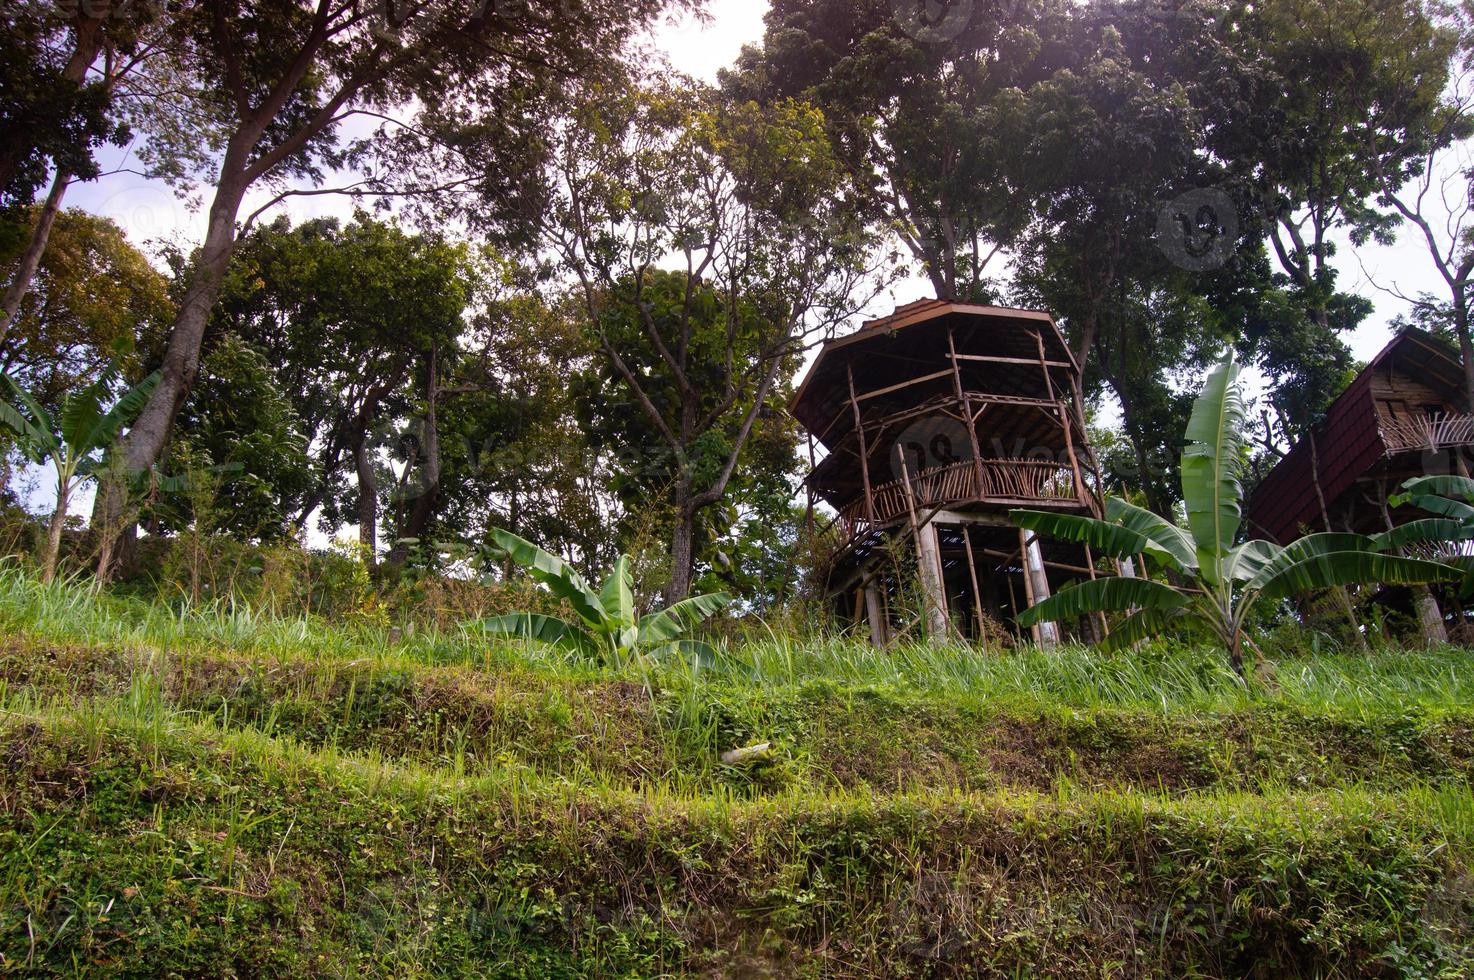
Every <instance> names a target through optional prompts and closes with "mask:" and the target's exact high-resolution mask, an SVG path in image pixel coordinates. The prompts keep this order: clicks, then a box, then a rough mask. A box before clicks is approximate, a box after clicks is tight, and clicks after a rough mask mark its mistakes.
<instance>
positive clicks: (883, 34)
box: [724, 0, 1065, 301]
mask: <svg viewBox="0 0 1474 980" xmlns="http://www.w3.org/2000/svg"><path fill="white" fill-rule="evenodd" d="M942 7H943V8H944V9H943V17H942V18H941V20H940V21H939V23H938V24H936V25H934V26H933V27H932V28H931V29H918V28H919V27H921V25H920V24H919V22H914V21H912V20H908V19H907V18H906V17H905V16H903V12H904V10H905V5H904V4H897V3H895V2H894V0H862V2H856V0H775V2H774V3H773V4H772V5H771V7H770V9H769V12H768V14H767V16H766V18H765V20H766V23H767V31H766V33H765V36H764V38H763V44H762V47H761V48H750V49H748V50H746V51H744V52H743V55H742V56H741V57H740V58H739V60H738V63H737V66H736V68H735V70H734V71H732V72H730V73H728V74H727V75H726V76H724V84H725V86H726V87H727V88H728V89H729V90H730V91H732V92H733V93H735V94H737V95H738V96H740V97H744V98H756V99H760V100H763V101H776V100H778V99H782V98H800V99H804V100H806V101H808V102H811V103H812V104H813V105H815V106H816V107H818V108H819V109H821V110H822V111H823V113H824V120H825V125H826V127H827V129H828V131H829V133H830V135H831V137H832V139H833V144H834V152H835V157H836V159H837V160H838V161H840V162H841V163H842V164H843V165H844V166H845V168H846V172H847V174H848V177H849V181H850V185H851V187H852V188H853V192H854V193H856V194H857V195H859V196H860V197H861V199H862V200H863V202H864V203H865V206H866V208H867V210H868V212H869V213H871V214H873V215H875V216H876V217H878V218H879V219H880V220H881V222H882V223H883V224H884V225H885V226H886V227H887V228H889V229H890V230H891V231H893V232H894V233H895V234H896V235H897V236H898V237H899V238H900V240H901V241H902V242H903V243H904V244H905V246H906V249H907V250H908V252H909V253H910V255H911V257H912V259H913V260H914V261H915V262H916V263H917V264H918V265H919V266H920V268H921V270H922V272H923V273H925V275H926V276H927V278H928V280H930V282H931V285H932V289H933V290H934V291H935V293H936V297H937V298H938V299H942V300H962V301H985V300H986V299H987V298H989V297H990V296H991V294H992V293H993V291H994V287H993V286H992V284H991V283H990V281H989V276H990V274H991V268H990V266H991V264H992V261H993V259H994V258H995V257H996V256H998V255H999V253H1000V252H1001V251H1003V250H1006V249H1007V248H1009V247H1010V246H1011V245H1012V244H1013V241H1014V239H1015V237H1016V236H1017V234H1018V233H1019V232H1020V231H1021V230H1022V219H1023V218H1024V216H1025V214H1026V210H1027V209H1026V208H1024V207H1021V204H1020V202H1019V201H1018V200H1017V196H1016V193H1015V190H1016V188H1015V184H1014V182H1013V181H1012V179H1011V177H1012V175H1011V174H1010V173H1009V172H1008V171H1007V169H1006V168H1005V166H1004V161H1005V160H1006V159H1007V156H1008V152H1007V149H1006V140H1007V138H1008V137H1007V135H1006V134H1005V133H1004V132H1002V130H1001V128H1000V126H999V124H998V123H999V119H998V114H999V106H1000V102H1001V101H1004V100H1006V99H1007V98H1008V97H1009V94H1010V93H1011V92H1012V91H1013V90H1015V89H1026V88H1028V87H1029V86H1030V85H1031V84H1032V83H1034V82H1035V81H1038V80H1040V79H1041V78H1042V77H1046V76H1047V75H1048V73H1049V71H1050V70H1051V68H1050V54H1049V53H1048V52H1047V51H1045V50H1043V49H1046V48H1047V47H1048V45H1049V42H1050V41H1052V40H1053V38H1052V37H1051V34H1052V32H1053V31H1054V30H1055V28H1056V27H1057V25H1058V22H1059V20H1060V19H1061V17H1062V16H1064V11H1065V7H1064V6H1063V5H1061V4H1058V3H1054V2H1046V3H1044V4H1042V5H1037V4H972V3H966V4H956V5H955V6H953V7H951V8H950V9H946V8H948V5H942Z"/></svg>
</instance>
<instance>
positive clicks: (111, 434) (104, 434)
mask: <svg viewBox="0 0 1474 980" xmlns="http://www.w3.org/2000/svg"><path fill="white" fill-rule="evenodd" d="M162 377H163V374H162V373H161V372H159V371H155V372H154V373H153V374H150V375H149V376H148V377H146V378H144V379H143V380H142V381H140V382H138V384H136V385H134V386H133V387H132V388H129V389H128V390H127V391H126V392H124V393H123V397H121V398H119V399H118V401H117V403H116V404H114V405H113V407H112V408H110V409H108V411H107V412H106V413H105V414H103V415H102V417H101V418H99V419H97V421H96V422H95V423H94V424H93V426H92V427H91V428H90V429H88V430H87V431H86V432H85V434H84V436H83V441H82V442H81V443H76V444H75V445H77V446H78V448H79V449H81V450H82V451H83V452H91V451H92V450H94V449H106V448H107V447H108V446H111V445H112V444H113V440H115V439H117V438H118V433H119V432H121V431H123V427H124V426H126V425H131V424H132V423H133V420H134V419H136V418H137V417H138V413H139V412H141V411H143V406H144V404H145V403H147V401H148V397H149V395H151V394H153V390H154V388H155V386H157V385H158V383H159V379H160V378H162Z"/></svg>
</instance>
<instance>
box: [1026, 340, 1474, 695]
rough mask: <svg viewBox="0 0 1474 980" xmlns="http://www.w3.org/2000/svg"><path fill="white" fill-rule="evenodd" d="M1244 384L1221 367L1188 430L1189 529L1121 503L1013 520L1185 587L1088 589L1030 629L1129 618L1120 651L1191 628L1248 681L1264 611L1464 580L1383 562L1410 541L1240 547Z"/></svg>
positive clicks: (1333, 539) (1039, 614) (1233, 370)
mask: <svg viewBox="0 0 1474 980" xmlns="http://www.w3.org/2000/svg"><path fill="white" fill-rule="evenodd" d="M1238 373H1239V368H1238V365H1237V364H1235V363H1234V360H1233V358H1232V356H1230V357H1229V358H1228V359H1227V360H1226V361H1224V362H1223V364H1221V365H1219V367H1218V368H1217V369H1216V370H1214V371H1213V373H1212V374H1210V375H1209V377H1208V381H1207V383H1206V385H1205V386H1204V388H1203V392H1202V394H1201V395H1200V396H1199V397H1198V400H1197V402H1196V403H1195V404H1194V406H1193V412H1192V417H1191V418H1190V419H1189V421H1188V426H1187V445H1186V446H1185V448H1184V449H1183V452H1182V497H1183V500H1184V501H1185V503H1186V506H1187V518H1188V527H1187V529H1183V528H1180V527H1178V526H1177V525H1175V524H1173V523H1172V522H1170V521H1168V520H1166V519H1165V518H1162V517H1159V516H1158V515H1156V514H1152V513H1150V512H1149V511H1144V510H1142V509H1140V508H1138V507H1135V506H1133V505H1131V504H1128V503H1127V502H1126V501H1124V500H1121V499H1119V498H1114V497H1113V498H1111V499H1110V500H1109V501H1108V502H1107V507H1106V520H1104V521H1102V520H1096V519H1095V518H1089V517H1077V516H1074V515H1068V514H1058V513H1051V512H1046V511H1029V510H1015V511H1012V512H1011V515H1010V516H1011V517H1012V518H1013V520H1014V522H1015V523H1017V524H1018V525H1019V526H1020V527H1025V528H1029V529H1030V530H1034V531H1038V532H1040V533H1042V534H1047V535H1050V536H1053V537H1058V538H1062V539H1064V540H1068V541H1080V542H1085V543H1087V544H1089V545H1091V546H1092V547H1093V548H1094V549H1095V551H1096V553H1097V554H1103V555H1107V556H1110V557H1113V558H1117V559H1123V560H1124V559H1129V558H1131V557H1132V556H1134V555H1147V556H1150V557H1151V558H1152V559H1153V560H1155V561H1157V562H1159V563H1161V564H1162V565H1163V566H1165V567H1167V568H1169V569H1171V572H1172V574H1173V575H1174V576H1175V577H1176V579H1175V581H1177V582H1180V583H1181V584H1180V585H1179V584H1169V582H1158V581H1148V580H1145V579H1138V578H1104V579H1097V580H1093V581H1089V582H1083V583H1080V584H1079V585H1076V586H1074V587H1072V588H1069V589H1066V590H1064V591H1062V592H1060V593H1059V594H1057V595H1054V596H1051V597H1050V598H1048V599H1045V600H1044V601H1043V602H1040V603H1038V604H1037V605H1035V606H1033V607H1031V608H1030V609H1028V610H1027V611H1026V612H1025V613H1024V614H1023V615H1022V616H1020V617H1019V622H1020V623H1021V624H1022V625H1025V626H1030V625H1033V624H1035V623H1039V622H1045V621H1048V620H1052V619H1062V618H1071V617H1077V616H1081V615H1084V614H1088V613H1094V612H1107V611H1109V612H1129V613H1130V615H1129V616H1128V617H1127V618H1126V619H1125V620H1124V621H1123V622H1122V623H1121V624H1119V626H1118V627H1117V628H1116V629H1115V630H1114V631H1113V632H1112V633H1111V636H1110V638H1109V640H1108V641H1107V645H1108V646H1110V647H1122V646H1128V645H1130V644H1133V643H1136V642H1138V641H1140V640H1142V639H1143V638H1145V637H1147V636H1152V635H1157V634H1161V633H1164V632H1166V631H1168V630H1169V629H1176V628H1180V627H1181V626H1182V625H1184V624H1192V625H1195V626H1197V627H1199V628H1202V629H1205V630H1207V632H1208V633H1209V634H1211V635H1213V636H1216V637H1217V638H1218V641H1219V642H1220V643H1221V644H1222V645H1223V647H1224V648H1225V649H1226V650H1227V651H1228V653H1229V657H1230V660H1231V662H1232V664H1233V666H1234V669H1235V670H1237V671H1239V672H1240V673H1242V672H1243V647H1244V645H1245V644H1246V643H1250V642H1252V641H1249V640H1248V638H1247V636H1246V626H1247V623H1248V617H1249V615H1250V614H1251V613H1252V612H1253V611H1254V609H1255V608H1256V606H1257V605H1258V604H1259V603H1260V602H1261V601H1268V602H1274V601H1276V600H1280V599H1285V598H1288V597H1290V596H1293V595H1298V594H1300V593H1304V592H1310V591H1312V590H1316V589H1326V588H1334V587H1339V586H1343V585H1350V584H1363V583H1375V582H1381V583H1387V584H1398V585H1413V584H1423V583H1428V582H1447V581H1451V580H1455V579H1457V578H1458V577H1459V573H1458V571H1457V570H1456V569H1454V568H1452V567H1450V566H1448V565H1445V564H1440V563H1437V562H1429V561H1422V560H1418V559H1410V558H1403V557H1399V556H1394V555H1388V554H1384V553H1383V552H1385V551H1386V550H1387V549H1388V548H1390V547H1392V546H1393V545H1394V544H1398V543H1403V542H1404V539H1405V537H1406V535H1407V534H1408V533H1411V532H1403V535H1402V536H1396V535H1389V536H1380V537H1377V538H1371V537H1366V536H1365V535H1359V534H1333V533H1325V534H1311V535H1307V536H1306V537H1303V538H1300V539H1299V540H1297V541H1295V542H1293V543H1291V544H1289V545H1287V546H1285V547H1280V546H1279V545H1277V544H1274V543H1273V542H1270V541H1265V540H1253V541H1246V542H1244V543H1243V544H1238V545H1235V544H1234V541H1235V540H1236V539H1237V537H1238V531H1239V522H1240V518H1241V514H1240V501H1241V497H1242V487H1241V484H1240V477H1241V474H1242V472H1243V466H1244V457H1245V452H1246V447H1245V445H1244V440H1243V434H1242V433H1243V426H1244V411H1245V409H1244V401H1243V398H1242V396H1241V394H1240V392H1239V390H1238ZM1471 511H1474V509H1471ZM1423 530H1432V529H1428V528H1426V527H1425V528H1423Z"/></svg>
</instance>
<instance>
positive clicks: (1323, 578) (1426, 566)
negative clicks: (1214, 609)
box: [1261, 551, 1463, 599]
mask: <svg viewBox="0 0 1474 980" xmlns="http://www.w3.org/2000/svg"><path fill="white" fill-rule="evenodd" d="M1462 578H1463V573H1461V572H1460V571H1459V570H1458V569H1457V568H1454V567H1452V566H1450V565H1444V564H1441V563H1439V562H1432V561H1423V560H1421V559H1417V558H1402V557H1400V556H1398V555H1380V554H1376V553H1375V552H1370V551H1333V552H1330V553H1323V554H1316V555H1312V556H1311V557H1309V558H1305V559H1303V560H1301V561H1298V562H1295V563H1294V564H1292V565H1290V566H1288V567H1286V568H1282V569H1280V570H1279V571H1278V572H1276V574H1274V575H1273V576H1272V577H1271V578H1270V579H1269V580H1268V581H1266V582H1265V583H1264V585H1263V588H1262V590H1261V591H1262V595H1263V597H1264V598H1266V599H1285V598H1288V597H1290V596H1292V595H1297V594H1299V593H1301V592H1310V591H1313V590H1315V589H1329V588H1332V587H1334V586H1338V585H1355V584H1358V583H1361V582H1383V583H1386V584H1388V585H1425V584H1427V583H1429V582H1457V581H1459V580H1460V579H1462Z"/></svg>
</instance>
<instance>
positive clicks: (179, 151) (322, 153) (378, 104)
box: [98, 0, 661, 526]
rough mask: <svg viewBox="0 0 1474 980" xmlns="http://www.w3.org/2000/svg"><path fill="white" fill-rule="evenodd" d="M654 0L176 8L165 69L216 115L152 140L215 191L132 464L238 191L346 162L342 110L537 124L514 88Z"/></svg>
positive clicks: (640, 14) (216, 277) (620, 28)
mask: <svg viewBox="0 0 1474 980" xmlns="http://www.w3.org/2000/svg"><path fill="white" fill-rule="evenodd" d="M660 7H661V4H660V3H659V2H658V0H637V2H634V3H623V4H608V3H596V2H591V0H590V2H572V3H562V4H556V5H542V4H530V3H524V4H496V5H493V6H486V5H480V4H475V5H467V4H461V3H456V2H452V0H425V2H421V3H416V4H412V5H409V6H400V5H397V4H361V3H339V2H335V0H317V2H315V3H310V4H304V3H299V2H296V0H249V2H248V0H221V2H218V3H210V4H202V5H199V6H198V7H191V8H190V9H189V10H187V11H186V12H185V13H184V14H182V15H181V16H179V17H177V18H175V19H174V20H173V21H172V22H171V30H172V31H173V33H174V39H175V42H176V43H175V44H173V45H172V46H171V48H170V58H169V70H170V71H171V72H172V75H173V77H174V78H175V79H176V84H177V86H178V88H180V89H182V90H185V91H194V92H198V93H201V98H202V99H203V100H204V101H205V103H206V104H207V105H208V106H209V107H210V109H211V110H212V111H211V112H209V113H207V114H206V116H207V118H208V119H210V120H211V122H212V125H214V126H218V128H212V129H210V130H209V131H208V132H205V133H200V132H198V131H195V132H190V133H186V134H184V135H185V136H186V139H185V140H184V141H183V145H182V147H181V144H180V143H178V142H173V141H170V140H169V139H167V138H156V141H155V143H154V145H153V146H152V147H151V149H150V153H151V159H152V161H153V162H154V163H155V165H156V166H157V167H158V168H159V169H160V170H163V171H165V172H173V173H174V174H175V176H176V177H177V178H179V179H184V178H186V177H188V176H190V174H191V172H199V171H200V170H203V169H208V170H209V171H211V172H212V176H211V178H210V180H211V183H212V185H213V192H212V197H211V201H210V204H209V208H208V219H207V225H206V231H205V238H204V242H203V244H202V246H201V248H200V251H199V254H198V256H197V258H196V260H195V261H194V262H192V263H191V268H190V273H189V277H188V281H187V285H186V286H185V288H184V290H183V291H182V294H181V296H180V302H179V309H178V314H177V316H176V318H175V322H174V325H173V329H172V330H171V332H170V336H169V343H168V346H167V348H166V350H165V354H164V359H163V365H162V368H161V371H162V376H161V380H160V382H159V384H158V386H157V387H156V388H155V389H154V393H153V395H152V396H151V397H150V399H149V402H148V404H147V405H146V406H145V407H144V409H143V411H142V412H141V413H140V415H139V417H138V420H137V422H136V423H135V424H134V426H133V427H132V428H131V429H130V430H129V432H128V435H127V438H126V440H125V443H124V445H123V446H122V453H123V455H124V457H125V459H126V461H127V464H128V466H129V467H130V468H133V469H138V468H144V467H147V466H150V465H152V464H153V463H155V462H156V461H157V460H158V459H159V457H160V454H161V453H162V452H163V449H164V446H165V443H166V442H167V440H168V436H169V431H170V428H171V426H172V424H173V420H174V416H175V413H176V412H177V411H178V410H179V407H180V406H181V405H182V404H183V402H184V399H185V397H186V395H187V394H188V390H189V386H190V385H191V384H192V383H193V382H194V377H195V373H196V370H197V368H198V365H199V358H200V351H201V345H202V343H203V341H204V336H205V329H206V326H207V324H208V322H209V318H210V314H211V311H212V309H213V308H214V306H215V301H216V299H217V297H218V295H219V292H220V288H221V284H222V282H223V281H224V277H225V274H226V269H227V267H228V265H229V262H230V257H231V253H232V252H233V250H234V248H235V244H236V236H237V230H238V229H237V217H238V214H239V211H240V207H241V203H242V201H244V199H245V196H246V193H247V192H248V191H249V190H250V189H251V188H252V187H253V186H256V185H257V184H260V183H263V182H264V183H266V184H268V185H272V186H275V187H278V188H280V187H281V186H282V185H284V184H286V183H288V182H290V181H292V180H304V181H309V182H312V183H314V184H320V183H321V182H322V180H323V177H324V170H325V169H327V168H333V167H337V166H339V165H341V164H344V163H348V162H350V155H349V154H347V153H345V151H344V150H343V148H342V147H340V145H339V144H338V141H337V138H336V137H337V131H338V127H339V126H340V125H341V124H343V123H344V122H346V121H347V120H349V119H351V118H354V117H357V116H364V117H373V118H379V119H383V118H384V114H385V112H386V111H387V110H390V109H392V108H393V107H396V106H403V105H405V104H406V103H410V102H412V101H413V100H415V99H416V98H417V97H421V98H420V102H419V104H420V105H424V104H426V103H431V104H438V103H441V102H449V101H456V102H457V103H458V104H461V105H469V106H472V107H474V109H475V110H476V111H477V112H478V114H480V115H484V116H490V117H492V118H495V119H497V120H498V122H499V123H500V124H502V125H511V124H512V123H513V122H515V123H518V124H521V125H523V126H525V127H534V126H536V127H540V126H541V125H543V123H544V120H542V119H538V118H529V117H528V116H526V115H523V114H516V113H513V112H511V111H510V110H507V111H503V110H506V109H507V106H508V104H509V103H510V102H513V101H515V98H514V97H515V96H517V95H518V94H519V93H522V92H526V91H530V92H543V91H548V90H556V89H559V88H561V87H562V86H564V85H567V84H569V82H570V81H571V80H573V79H576V78H578V77H580V76H581V75H587V74H588V73H590V72H592V71H593V70H595V69H596V68H598V67H599V66H600V65H602V64H604V63H606V62H607V61H609V60H612V59H616V58H618V57H620V55H621V54H622V52H623V50H624V46H625V42H626V40H627V39H628V38H629V37H630V36H631V33H632V32H633V31H634V30H636V29H638V28H639V27H640V26H642V25H643V24H645V23H646V22H647V21H648V20H649V18H650V17H652V16H653V15H654V14H655V13H656V12H657V11H658V9H659V8H660ZM524 131H531V132H536V131H537V130H536V129H529V130H524ZM155 135H156V137H159V135H160V134H155ZM165 136H167V134H165ZM202 144H203V145H204V147H207V148H208V150H202V148H201V147H202ZM287 192H288V191H283V193H287ZM98 507H99V508H101V510H102V514H103V517H104V519H103V520H102V521H100V522H99V523H100V524H101V525H103V526H107V525H108V524H109V523H110V522H109V520H108V519H107V515H109V514H113V515H115V514H116V513H118V512H119V510H120V509H121V498H120V496H119V495H117V494H114V493H112V492H111V491H108V492H105V493H102V494H100V495H99V501H98Z"/></svg>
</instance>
